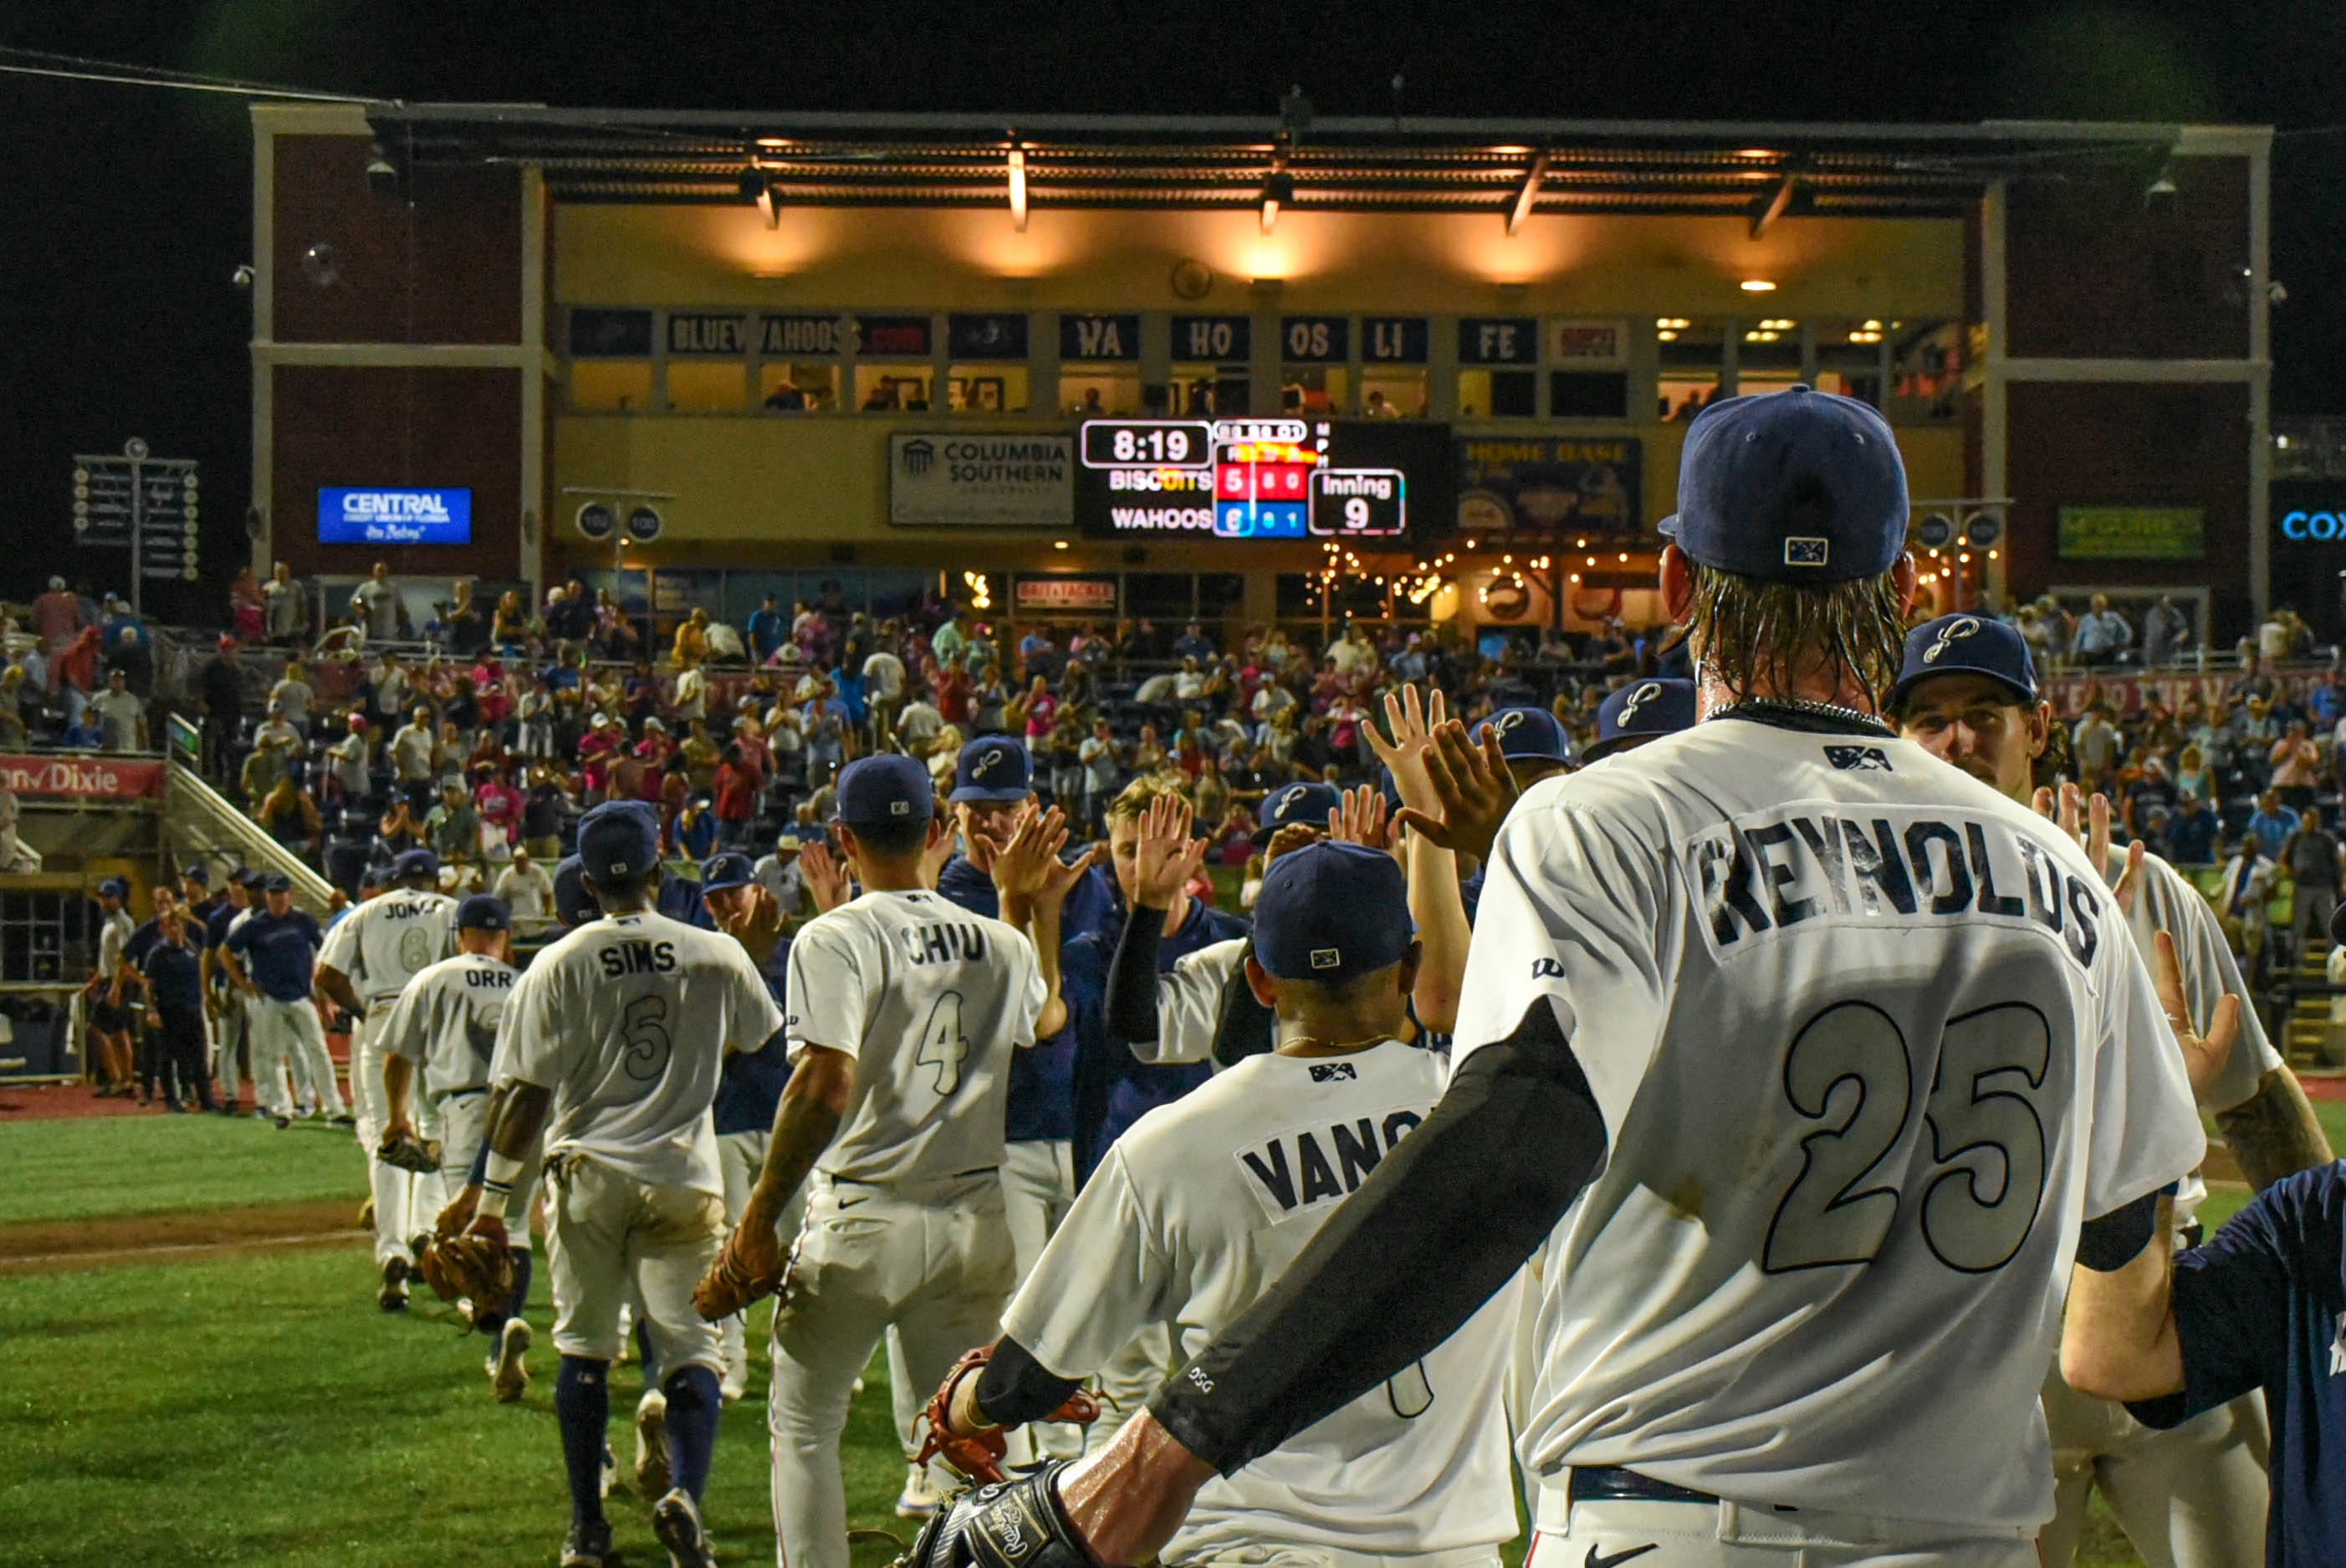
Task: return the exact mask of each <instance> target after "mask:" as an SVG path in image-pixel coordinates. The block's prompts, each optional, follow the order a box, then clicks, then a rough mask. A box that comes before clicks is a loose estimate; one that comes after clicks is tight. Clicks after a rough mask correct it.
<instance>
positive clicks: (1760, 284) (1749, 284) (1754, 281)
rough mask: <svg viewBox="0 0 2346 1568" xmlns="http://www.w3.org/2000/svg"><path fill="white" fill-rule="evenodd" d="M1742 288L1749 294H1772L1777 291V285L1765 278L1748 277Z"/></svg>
mask: <svg viewBox="0 0 2346 1568" xmlns="http://www.w3.org/2000/svg"><path fill="white" fill-rule="evenodd" d="M1742 288H1743V291H1744V292H1745V293H1747V294H1772V293H1774V292H1775V291H1776V285H1775V284H1773V283H1770V281H1769V280H1767V279H1765V278H1746V279H1745V280H1743V284H1742Z"/></svg>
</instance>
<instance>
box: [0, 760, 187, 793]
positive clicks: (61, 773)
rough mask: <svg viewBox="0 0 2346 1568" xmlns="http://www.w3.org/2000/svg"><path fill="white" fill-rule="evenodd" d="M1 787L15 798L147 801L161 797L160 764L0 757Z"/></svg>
mask: <svg viewBox="0 0 2346 1568" xmlns="http://www.w3.org/2000/svg"><path fill="white" fill-rule="evenodd" d="M0 785H5V786H6V787H7V789H10V790H11V791H13V792H14V793H15V794H18V795H43V796H50V797H64V798H66V799H77V800H147V799H154V798H155V797H157V796H159V795H161V794H162V793H163V764H162V763H160V762H158V761H156V760H154V759H140V758H125V759H115V758H111V757H87V756H75V757H15V756H0Z"/></svg>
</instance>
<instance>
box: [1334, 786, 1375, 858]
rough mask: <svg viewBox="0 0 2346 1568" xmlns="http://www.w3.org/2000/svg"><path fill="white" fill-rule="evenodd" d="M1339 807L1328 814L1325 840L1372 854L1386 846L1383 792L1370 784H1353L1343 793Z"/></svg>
mask: <svg viewBox="0 0 2346 1568" xmlns="http://www.w3.org/2000/svg"><path fill="white" fill-rule="evenodd" d="M1342 799H1343V804H1342V805H1341V806H1340V807H1338V808H1337V809H1335V810H1333V811H1331V812H1329V813H1328V836H1329V837H1330V838H1331V839H1335V840H1341V842H1344V843H1347V844H1365V845H1367V846H1368V847H1369V848H1370V849H1372V850H1382V849H1383V848H1385V846H1386V833H1385V812H1386V809H1387V808H1386V806H1385V797H1384V792H1383V791H1382V790H1381V789H1378V788H1377V787H1376V786H1375V785H1373V784H1356V785H1354V786H1353V787H1352V788H1351V789H1347V790H1345V791H1344V794H1343V797H1342Z"/></svg>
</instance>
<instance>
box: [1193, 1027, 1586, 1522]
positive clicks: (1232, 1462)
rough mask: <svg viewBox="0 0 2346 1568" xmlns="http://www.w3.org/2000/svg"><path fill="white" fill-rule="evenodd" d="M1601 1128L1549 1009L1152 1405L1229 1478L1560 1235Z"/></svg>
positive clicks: (1491, 1059) (1457, 1086)
mask: <svg viewBox="0 0 2346 1568" xmlns="http://www.w3.org/2000/svg"><path fill="white" fill-rule="evenodd" d="M1605 1142H1606V1140H1605V1120H1604V1117H1603V1115H1601V1114H1600V1113H1599V1112H1598V1110H1597V1106H1596V1096H1595V1095H1594V1094H1593V1093H1592V1092H1591V1091H1590V1089H1589V1087H1588V1080H1587V1078H1586V1075H1584V1074H1582V1072H1581V1070H1580V1064H1579V1062H1578V1061H1577V1060H1576V1058H1575V1057H1574V1055H1573V1053H1572V1046H1571V1043H1570V1042H1569V1041H1567V1040H1566V1038H1565V1036H1564V1032H1563V1030H1562V1029H1560V1028H1559V1027H1558V1026H1557V1024H1556V1013H1555V1010H1554V1009H1553V1008H1552V1007H1551V1006H1550V1005H1549V1004H1548V1003H1547V1002H1546V1001H1545V1000H1544V999H1543V1000H1541V1001H1539V1002H1537V1003H1535V1004H1534V1005H1533V1006H1532V1007H1531V1008H1530V1009H1529V1010H1528V1011H1527V1012H1526V1013H1525V1015H1524V1021H1523V1022H1522V1023H1520V1024H1518V1025H1517V1026H1516V1029H1515V1033H1513V1034H1511V1035H1509V1036H1508V1037H1507V1038H1505V1040H1500V1041H1496V1042H1494V1043H1493V1044H1489V1045H1485V1046H1484V1047H1483V1048H1482V1049H1481V1050H1479V1051H1476V1052H1474V1054H1472V1055H1470V1056H1468V1057H1467V1058H1466V1060H1465V1062H1464V1064H1463V1065H1461V1066H1460V1068H1459V1069H1458V1074H1457V1076H1456V1077H1455V1078H1454V1079H1452V1080H1451V1084H1450V1088H1449V1090H1448V1092H1447V1093H1445V1094H1444V1095H1443V1097H1442V1100H1441V1102H1440V1103H1439V1104H1438V1105H1435V1106H1434V1108H1433V1114H1432V1115H1429V1116H1428V1117H1427V1118H1426V1119H1425V1124H1424V1125H1423V1126H1421V1127H1419V1128H1418V1129H1417V1130H1416V1131H1415V1132H1413V1133H1411V1134H1410V1135H1408V1136H1407V1137H1405V1138H1403V1140H1402V1142H1401V1145H1400V1147H1398V1148H1397V1149H1395V1150H1394V1151H1393V1152H1392V1154H1390V1155H1388V1156H1385V1158H1384V1160H1383V1162H1382V1164H1380V1165H1379V1166H1378V1167H1377V1169H1376V1171H1375V1173H1374V1174H1373V1175H1372V1176H1370V1177H1369V1179H1368V1180H1367V1181H1366V1182H1364V1183H1363V1184H1362V1186H1361V1190H1360V1191H1359V1192H1358V1193H1356V1194H1354V1195H1353V1196H1352V1197H1350V1198H1348V1199H1346V1200H1345V1202H1344V1203H1343V1205H1342V1206H1341V1207H1339V1208H1338V1209H1337V1211H1336V1213H1335V1215H1334V1217H1331V1219H1330V1220H1329V1221H1328V1223H1327V1224H1326V1225H1325V1226H1323V1227H1321V1231H1320V1234H1319V1235H1318V1236H1317V1237H1314V1238H1313V1239H1312V1241H1311V1245H1310V1246H1309V1247H1305V1248H1304V1249H1303V1251H1302V1253H1301V1255H1300V1256H1299V1257H1297V1258H1296V1260H1295V1261H1294V1263H1292V1264H1291V1265H1290V1266H1289V1268H1288V1269H1287V1271H1286V1272H1285V1273H1284V1274H1282V1275H1281V1276H1280V1278H1279V1280H1278V1282H1277V1283H1276V1284H1275V1285H1273V1286H1272V1287H1271V1288H1270V1289H1269V1290H1268V1291H1266V1292H1264V1293H1263V1295H1262V1296H1261V1297H1260V1298H1259V1299H1257V1300H1256V1302H1255V1304H1254V1305H1253V1306H1251V1307H1250V1308H1247V1310H1246V1311H1245V1312H1243V1313H1241V1314H1240V1315H1239V1317H1238V1319H1236V1320H1234V1321H1233V1322H1232V1323H1231V1324H1230V1325H1229V1327H1228V1328H1226V1329H1223V1330H1222V1332H1221V1333H1220V1334H1219V1336H1218V1337H1217V1338H1216V1339H1214V1341H1213V1343H1212V1344H1210V1345H1209V1346H1208V1347H1207V1348H1206V1349H1204V1350H1203V1351H1202V1352H1201V1353H1200V1354H1199V1356H1198V1357H1197V1358H1196V1359H1194V1360H1192V1361H1191V1362H1190V1363H1189V1364H1188V1366H1186V1367H1184V1368H1182V1369H1180V1370H1179V1371H1178V1372H1176V1373H1175V1374H1174V1375H1173V1377H1172V1378H1171V1379H1169V1380H1168V1381H1167V1382H1166V1384H1165V1386H1164V1387H1163V1388H1162V1389H1160V1390H1158V1394H1157V1397H1156V1399H1155V1400H1152V1401H1150V1404H1149V1410H1151V1412H1153V1413H1154V1414H1155V1416H1156V1417H1157V1420H1158V1421H1159V1422H1160V1423H1161V1424H1162V1425H1163V1426H1164V1427H1165V1429H1166V1430H1167V1431H1169V1432H1171V1433H1172V1434H1173V1436H1174V1438H1175V1439H1176V1440H1178V1441H1179V1442H1180V1443H1181V1445H1182V1446H1183V1447H1184V1448H1186V1449H1188V1451H1190V1452H1191V1453H1193V1454H1196V1455H1197V1456H1198V1457H1199V1458H1200V1459H1202V1460H1204V1461H1207V1462H1208V1463H1209V1464H1211V1465H1212V1466H1213V1467H1214V1468H1215V1469H1216V1470H1217V1471H1220V1472H1221V1473H1222V1474H1224V1475H1228V1474H1229V1473H1230V1472H1231V1471H1235V1470H1237V1469H1238V1468H1239V1466H1241V1465H1243V1464H1245V1463H1246V1462H1247V1461H1250V1460H1251V1459H1254V1458H1256V1457H1257V1456H1259V1455H1260V1454H1263V1453H1266V1452H1268V1451H1270V1450H1271V1449H1273V1448H1276V1447H1278V1446H1279V1445H1280V1443H1281V1442H1284V1441H1286V1440H1287V1439H1288V1438H1289V1437H1290V1436H1291V1435H1293V1434H1294V1433H1296V1432H1298V1431H1301V1430H1302V1429H1303V1428H1305V1427H1307V1426H1309V1425H1311V1423H1312V1422H1314V1421H1316V1420H1320V1419H1321V1418H1322V1417H1323V1416H1326V1415H1327V1414H1329V1413H1330V1412H1331V1411H1332V1410H1336V1409H1338V1408H1339V1407H1341V1406H1342V1405H1344V1404H1346V1403H1348V1402H1349V1401H1351V1400H1354V1399H1357V1398H1359V1397H1360V1396H1361V1395H1362V1394H1363V1393H1365V1392H1367V1391H1368V1390H1371V1389H1372V1388H1374V1387H1376V1385H1377V1384H1379V1383H1380V1382H1382V1381H1383V1380H1385V1379H1387V1378H1389V1377H1392V1375H1393V1374H1394V1373H1396V1372H1399V1371H1401V1370H1402V1369H1403V1368H1405V1367H1407V1366H1408V1365H1409V1364H1410V1363H1411V1362H1412V1361H1414V1360H1416V1359H1418V1358H1419V1357H1420V1356H1423V1355H1424V1354H1425V1353H1426V1352H1427V1351H1428V1350H1430V1349H1433V1348H1434V1347H1435V1346H1436V1345H1439V1344H1441V1343H1442V1341H1443V1340H1444V1339H1448V1338H1449V1337H1450V1336H1451V1335H1452V1334H1453V1333H1454V1332H1456V1331H1457V1329H1458V1327H1459V1326H1460V1325H1461V1324H1463V1323H1464V1322H1465V1321H1466V1319H1468V1318H1470V1317H1472V1316H1473V1315H1474V1310H1475V1309H1476V1308H1479V1307H1481V1306H1482V1305H1483V1303H1484V1302H1485V1301H1487V1300H1489V1299H1490V1298H1491V1297H1492V1296H1493V1295H1494V1293H1496V1292H1497V1291H1498V1290H1499V1288H1501V1287H1502V1286H1504V1285H1505V1284H1506V1282H1507V1281H1508V1280H1509V1279H1511V1278H1514V1277H1515V1270H1516V1269H1518V1268H1521V1267H1522V1266H1523V1263H1524V1260H1525V1258H1527V1257H1530V1256H1531V1255H1532V1252H1533V1251H1534V1249H1535V1248H1536V1247H1538V1246H1539V1244H1540V1242H1541V1241H1542V1240H1543V1239H1545V1237H1546V1236H1547V1235H1548V1233H1549V1232H1550V1231H1552V1230H1553V1229H1555V1227H1556V1222H1557V1221H1558V1220H1559V1219H1561V1218H1562V1217H1563V1216H1564V1211H1565V1210H1566V1208H1569V1207H1571V1206H1572V1200H1573V1199H1574V1198H1575V1197H1576V1196H1579V1193H1580V1189H1581V1188H1582V1187H1583V1186H1586V1184H1587V1182H1588V1180H1589V1179H1590V1177H1591V1176H1594V1175H1595V1174H1596V1169H1597V1166H1598V1165H1599V1164H1600V1163H1601V1161H1602V1160H1603V1158H1604V1155H1605Z"/></svg>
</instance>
